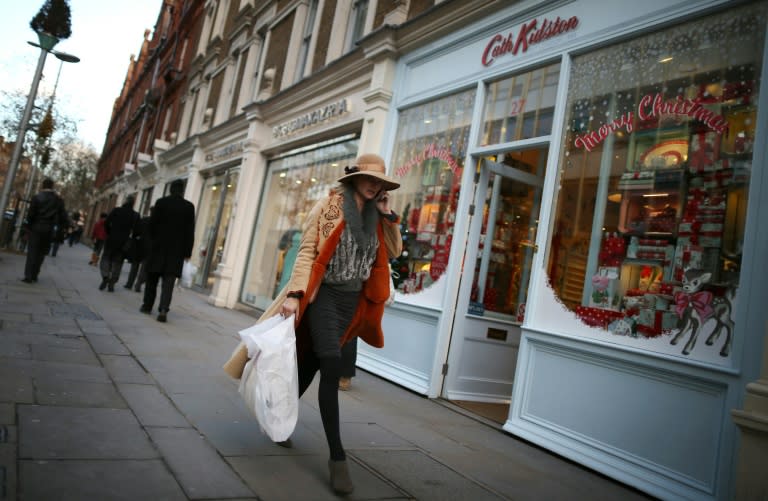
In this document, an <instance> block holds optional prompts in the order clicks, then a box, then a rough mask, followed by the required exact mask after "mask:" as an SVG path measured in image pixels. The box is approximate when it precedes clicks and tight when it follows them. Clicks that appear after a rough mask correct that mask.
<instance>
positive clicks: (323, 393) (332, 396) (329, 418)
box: [299, 353, 346, 461]
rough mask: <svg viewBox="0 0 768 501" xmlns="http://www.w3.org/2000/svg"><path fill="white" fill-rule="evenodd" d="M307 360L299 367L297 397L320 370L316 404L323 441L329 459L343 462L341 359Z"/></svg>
mask: <svg viewBox="0 0 768 501" xmlns="http://www.w3.org/2000/svg"><path fill="white" fill-rule="evenodd" d="M306 358H307V359H306V360H302V363H301V364H300V365H299V368H300V370H299V397H301V395H303V394H304V392H305V391H306V390H307V388H308V387H309V385H310V384H311V383H312V380H313V379H314V377H315V373H316V372H317V371H318V370H320V385H319V388H318V390H317V402H318V404H319V406H320V417H321V419H322V420H323V429H324V430H325V439H326V440H327V441H328V449H329V450H330V452H331V459H332V460H334V461H343V460H344V459H346V455H345V454H344V447H343V446H342V445H341V432H340V430H339V377H340V376H341V358H340V357H331V358H320V359H318V358H316V357H315V355H314V354H309V353H308V354H307V357H306Z"/></svg>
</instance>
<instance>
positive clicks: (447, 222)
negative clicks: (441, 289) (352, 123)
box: [391, 90, 475, 294]
mask: <svg viewBox="0 0 768 501" xmlns="http://www.w3.org/2000/svg"><path fill="white" fill-rule="evenodd" d="M474 103H475V91H474V90H471V91H465V92H461V93H459V94H455V95H452V96H448V97H444V98H442V99H438V100H437V101H433V102H429V103H426V104H422V105H418V106H414V107H413V108H409V109H406V110H402V111H401V112H400V117H399V120H398V125H397V137H396V139H395V149H394V152H393V154H392V165H393V167H394V169H393V170H392V172H393V175H394V177H396V178H399V180H400V183H401V186H400V188H399V189H398V190H396V191H393V192H392V194H391V197H392V207H393V208H394V210H395V211H396V212H397V213H398V214H400V215H401V225H400V228H401V230H400V231H401V233H402V235H403V254H402V255H401V256H400V257H398V258H396V259H395V260H394V261H393V262H392V272H393V273H392V276H393V279H394V283H395V286H396V287H397V289H398V291H399V292H401V293H405V294H408V293H414V292H418V291H421V290H423V289H425V288H427V287H429V286H430V285H431V284H432V283H434V282H435V281H436V280H438V279H439V278H440V277H441V276H442V275H443V273H444V272H445V269H446V267H447V265H448V257H449V253H450V248H451V241H452V238H453V225H454V222H455V221H456V207H457V204H458V200H459V188H460V186H461V173H462V170H463V167H464V157H465V156H466V152H467V140H468V136H469V128H470V125H471V120H472V108H473V106H474Z"/></svg>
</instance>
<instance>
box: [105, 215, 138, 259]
mask: <svg viewBox="0 0 768 501" xmlns="http://www.w3.org/2000/svg"><path fill="white" fill-rule="evenodd" d="M138 223H139V213H138V212H136V211H135V210H133V209H132V208H131V207H130V206H128V205H123V206H120V207H115V208H114V209H112V211H111V212H110V213H109V215H108V216H107V221H106V222H105V223H104V229H105V230H106V231H107V240H106V242H105V243H104V253H105V254H108V255H110V256H113V255H114V254H115V253H116V252H118V251H119V252H122V251H123V248H124V247H125V243H126V242H127V241H128V239H129V238H130V237H131V235H132V234H133V232H134V231H135V229H136V227H137V226H138Z"/></svg>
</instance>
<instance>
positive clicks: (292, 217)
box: [240, 134, 359, 310]
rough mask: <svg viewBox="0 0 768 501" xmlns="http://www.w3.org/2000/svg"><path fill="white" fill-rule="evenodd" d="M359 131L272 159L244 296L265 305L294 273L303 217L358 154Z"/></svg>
mask: <svg viewBox="0 0 768 501" xmlns="http://www.w3.org/2000/svg"><path fill="white" fill-rule="evenodd" d="M358 145H359V138H358V135H357V134H345V135H343V136H340V137H337V138H334V139H331V140H326V141H323V142H320V143H315V144H311V145H308V146H305V147H302V148H298V149H294V150H289V151H287V152H285V153H283V154H281V155H275V156H273V157H272V158H271V159H270V160H269V162H268V163H267V174H266V181H265V183H264V189H263V195H262V201H261V206H260V208H259V211H258V214H259V216H258V220H257V222H256V229H255V232H254V236H253V240H252V244H251V249H250V253H249V260H248V266H247V268H246V272H245V280H244V282H243V288H242V294H241V297H240V301H241V302H242V303H243V304H246V305H248V306H251V307H254V308H257V309H259V310H265V309H266V308H267V306H268V305H269V304H270V303H271V302H272V299H273V298H274V297H276V296H277V294H278V292H279V291H280V290H282V289H283V287H284V286H285V284H286V283H287V282H288V279H289V278H290V275H291V270H292V269H293V264H294V261H295V259H296V255H297V253H298V249H299V243H300V242H301V228H302V226H303V221H304V218H305V217H306V215H307V214H308V213H309V211H310V210H311V209H312V207H313V206H314V205H315V203H316V202H317V201H318V200H320V199H321V198H323V197H325V196H326V195H327V194H328V192H329V191H330V189H331V188H333V187H335V186H336V185H337V182H336V180H337V179H338V178H339V177H340V173H342V172H343V168H344V167H345V166H347V165H352V164H354V162H355V158H356V157H357V155H358Z"/></svg>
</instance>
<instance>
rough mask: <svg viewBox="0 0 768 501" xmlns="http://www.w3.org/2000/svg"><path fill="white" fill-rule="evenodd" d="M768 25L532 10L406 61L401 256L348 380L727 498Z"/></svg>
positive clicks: (680, 9)
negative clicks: (372, 337) (373, 332)
mask: <svg viewBox="0 0 768 501" xmlns="http://www.w3.org/2000/svg"><path fill="white" fill-rule="evenodd" d="M767 10H768V4H767V3H766V2H717V1H712V2H697V3H695V4H692V3H691V2H684V1H679V2H669V1H660V0H659V1H655V0H650V1H647V2H642V3H633V4H625V3H622V4H621V8H620V9H619V8H616V6H613V4H612V7H611V8H608V7H607V6H606V4H605V3H604V2H599V1H596V0H595V1H590V0H583V1H576V2H568V3H558V4H556V5H555V6H554V7H553V6H552V5H551V4H545V3H543V2H542V3H538V4H537V3H526V4H525V5H524V6H515V7H509V8H508V9H505V10H502V11H499V12H497V13H495V14H493V15H492V16H491V17H489V18H488V19H486V20H485V21H483V22H481V23H477V24H476V25H472V26H468V27H466V28H465V30H464V31H462V32H461V33H454V34H452V35H451V36H450V37H448V38H447V39H446V40H438V41H435V42H434V43H432V44H431V45H429V46H427V47H423V48H421V49H418V50H417V51H416V52H414V53H411V54H406V55H404V56H403V57H402V58H401V60H400V61H399V63H398V69H397V74H398V78H397V79H396V81H395V86H394V88H395V96H396V100H395V101H396V102H395V103H394V104H395V106H396V108H397V111H396V112H395V113H393V114H392V115H391V119H390V121H389V125H388V127H387V133H386V138H387V139H386V142H385V145H386V153H387V155H388V156H387V158H388V159H389V164H390V165H391V174H392V175H394V176H395V177H398V178H399V179H400V181H401V183H402V187H401V188H400V189H399V190H397V191H396V192H393V196H392V200H393V203H394V206H395V209H396V210H397V211H398V212H399V213H400V214H401V215H402V222H401V233H402V235H403V239H404V249H405V252H404V253H403V255H402V256H400V257H399V258H398V259H396V260H395V261H394V262H393V263H392V267H393V277H394V280H395V283H396V285H397V289H398V294H397V300H396V302H395V304H394V305H393V306H391V307H389V308H388V309H387V312H386V313H385V317H384V327H385V333H386V342H385V347H384V348H383V349H372V348H370V347H367V346H365V345H363V344H361V345H360V348H359V351H360V354H359V357H358V365H360V366H361V367H363V368H365V369H368V370H370V371H372V372H375V373H377V374H379V375H381V376H383V377H386V378H388V379H390V380H392V381H395V382H397V383H399V384H401V385H403V386H406V387H408V388H411V389H413V390H414V391H417V392H420V393H423V394H425V395H427V396H430V397H442V398H445V399H448V400H451V401H454V402H457V403H458V404H460V405H463V406H467V407H470V408H471V407H472V405H476V406H486V407H487V406H497V408H496V411H497V413H496V416H499V415H500V416H501V418H497V419H498V421H499V422H500V425H502V426H503V428H504V429H505V430H506V431H508V432H510V433H513V434H515V435H519V436H521V437H524V438H526V439H528V440H530V441H532V442H534V443H537V444H539V445H542V446H544V447H547V448H549V449H551V450H553V451H555V452H557V453H559V454H562V455H564V456H566V457H569V458H571V459H573V460H575V461H577V462H579V463H581V464H584V465H586V466H589V467H591V468H594V469H596V470H598V471H601V472H603V473H605V474H607V475H610V476H612V477H614V478H616V479H618V480H621V481H623V482H626V483H628V484H631V485H633V486H636V487H638V488H639V489H642V490H644V491H646V492H648V493H650V494H653V495H656V496H658V497H661V498H664V499H728V498H730V497H732V492H733V488H734V485H733V482H734V475H735V473H734V471H735V469H734V468H735V466H734V462H735V459H734V458H735V454H736V451H737V447H738V444H737V433H736V427H735V425H734V424H733V422H732V421H731V418H730V410H731V409H733V408H736V407H738V406H739V404H740V402H741V399H742V398H743V394H744V388H745V386H746V385H747V383H749V382H750V381H752V380H754V379H756V377H757V374H758V371H759V364H760V360H761V358H762V356H761V353H762V349H763V348H762V345H763V335H764V325H765V322H766V313H765V311H764V310H765V308H764V305H765V304H766V298H767V297H768V291H766V284H765V283H763V282H764V280H761V279H760V278H758V275H759V273H757V270H760V269H761V267H762V266H763V264H762V260H764V257H765V256H764V255H762V256H761V255H760V253H761V249H762V251H763V252H764V251H765V243H764V240H760V237H759V235H760V234H763V235H764V232H763V233H761V232H760V230H759V227H760V224H761V222H760V220H759V216H758V207H759V200H760V199H761V198H762V197H766V196H768V193H766V187H765V185H766V177H765V176H764V174H763V170H764V168H763V167H764V165H765V161H764V159H765V148H766V146H765V143H764V141H762V140H761V139H760V138H761V137H763V136H764V135H765V134H764V133H762V135H761V132H760V131H761V130H763V131H764V130H765V127H766V117H767V116H768V111H767V110H768V104H766V98H765V97H764V96H762V95H761V94H760V92H759V91H760V87H761V82H762V78H764V74H765V71H764V46H765V32H766V21H767V18H766V11H767ZM499 409H501V414H499V413H498V410H499Z"/></svg>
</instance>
